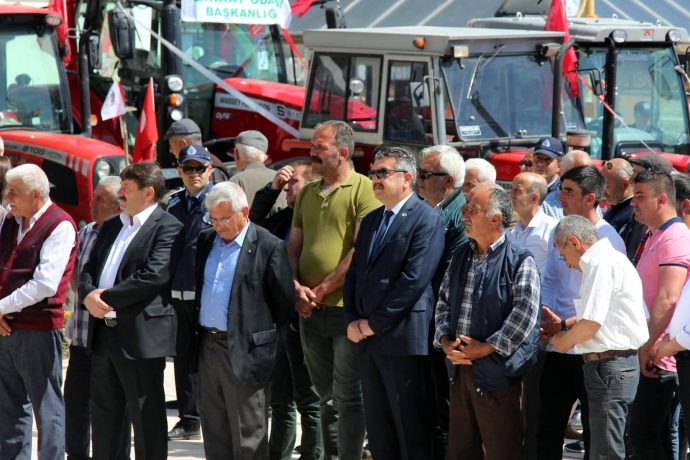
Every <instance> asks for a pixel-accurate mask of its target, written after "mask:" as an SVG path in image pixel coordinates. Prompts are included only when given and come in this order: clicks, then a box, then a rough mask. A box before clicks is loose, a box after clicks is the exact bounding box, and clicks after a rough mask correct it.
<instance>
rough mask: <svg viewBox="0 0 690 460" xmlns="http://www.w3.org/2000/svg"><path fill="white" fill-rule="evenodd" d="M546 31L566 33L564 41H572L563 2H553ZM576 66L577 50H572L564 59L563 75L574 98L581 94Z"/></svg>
mask: <svg viewBox="0 0 690 460" xmlns="http://www.w3.org/2000/svg"><path fill="white" fill-rule="evenodd" d="M544 30H548V31H553V32H564V33H565V39H564V41H565V42H567V41H568V40H570V32H569V31H568V18H567V17H566V15H565V7H564V5H563V0H551V8H549V14H548V16H546V25H545V26H544ZM576 65H577V56H576V55H575V50H574V49H573V48H570V49H569V50H568V52H567V53H566V54H565V56H564V57H563V75H564V76H565V78H566V79H567V80H568V83H569V84H570V94H571V95H572V96H573V97H577V95H578V94H579V92H580V91H579V87H578V85H577V75H576V74H575V69H576Z"/></svg>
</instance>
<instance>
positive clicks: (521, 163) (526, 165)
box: [518, 160, 534, 168]
mask: <svg viewBox="0 0 690 460" xmlns="http://www.w3.org/2000/svg"><path fill="white" fill-rule="evenodd" d="M518 164H519V165H520V166H524V167H525V168H531V167H532V165H533V164H534V163H532V162H531V161H529V160H523V161H521V162H520V163H518Z"/></svg>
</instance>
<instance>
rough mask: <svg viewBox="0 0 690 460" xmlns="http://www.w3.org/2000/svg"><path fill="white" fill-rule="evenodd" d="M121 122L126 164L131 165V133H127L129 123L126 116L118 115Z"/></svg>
mask: <svg viewBox="0 0 690 460" xmlns="http://www.w3.org/2000/svg"><path fill="white" fill-rule="evenodd" d="M117 121H118V123H119V124H120V135H121V136H122V150H124V151H125V166H129V142H128V141H129V134H128V133H127V123H126V122H125V120H124V117H117Z"/></svg>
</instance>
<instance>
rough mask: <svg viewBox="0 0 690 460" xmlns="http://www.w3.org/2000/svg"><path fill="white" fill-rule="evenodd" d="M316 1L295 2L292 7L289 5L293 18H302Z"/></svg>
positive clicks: (301, 0) (299, 0)
mask: <svg viewBox="0 0 690 460" xmlns="http://www.w3.org/2000/svg"><path fill="white" fill-rule="evenodd" d="M315 1H316V0H297V1H295V2H294V3H293V4H292V5H290V10H291V13H292V15H293V16H299V17H302V16H304V15H305V14H306V13H307V11H309V8H311V6H312V5H313V4H314V2H315Z"/></svg>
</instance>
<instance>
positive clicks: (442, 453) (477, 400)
mask: <svg viewBox="0 0 690 460" xmlns="http://www.w3.org/2000/svg"><path fill="white" fill-rule="evenodd" d="M166 138H167V139H168V141H169V142H170V146H171V151H172V152H173V154H174V155H175V157H176V159H177V162H178V173H179V175H180V177H181V179H182V182H183V185H184V188H183V189H182V190H180V191H179V192H176V193H174V194H173V195H172V196H171V197H170V199H169V201H168V202H167V208H166V209H164V208H163V207H162V205H161V202H162V199H163V196H164V193H165V183H164V179H163V176H162V174H161V170H160V168H159V167H158V166H157V165H155V164H153V163H137V164H131V165H128V166H127V167H125V169H124V170H123V171H122V173H121V174H120V176H119V177H108V178H105V179H102V180H101V181H100V182H99V184H98V186H97V187H96V189H95V191H94V200H93V202H92V204H91V211H92V216H93V218H94V222H92V223H90V224H88V225H86V226H85V227H83V228H81V229H77V228H76V226H75V224H74V222H73V221H72V219H71V218H70V216H69V215H67V214H66V213H65V212H64V211H62V210H61V209H60V208H59V207H58V206H56V205H55V204H54V203H53V202H52V201H51V200H50V198H49V192H50V184H49V182H48V179H47V177H46V175H45V173H44V172H43V171H42V170H41V169H40V168H38V167H36V166H34V165H30V164H26V165H21V166H17V167H15V168H10V169H8V170H7V171H6V172H5V171H2V172H3V175H4V177H0V179H2V180H1V181H0V186H2V187H3V188H4V191H3V197H4V204H5V205H6V206H7V210H8V211H9V212H8V214H7V215H6V216H0V219H3V217H4V219H3V220H2V226H1V227H0V420H2V422H1V423H0V458H8V459H9V458H12V459H29V458H30V457H31V439H32V436H31V429H32V421H33V418H34V417H35V420H36V425H37V428H38V455H39V458H41V459H58V458H63V457H64V454H65V453H67V456H68V458H69V459H74V460H77V459H89V458H93V459H97V460H100V459H127V458H130V454H131V452H130V445H131V440H130V432H131V431H132V430H133V433H134V454H135V457H136V458H137V459H151V460H155V459H165V458H167V453H168V441H169V440H177V439H195V438H200V437H201V434H202V433H203V442H204V450H205V455H206V457H207V458H209V459H219V460H220V459H223V460H226V459H238V460H251V459H271V460H274V459H275V460H282V459H289V458H291V457H292V454H293V448H294V447H295V444H296V442H297V440H296V418H297V415H296V412H297V413H299V416H300V419H301V427H302V435H301V439H300V445H299V453H300V458H302V459H321V458H328V459H334V458H340V459H343V460H359V459H361V458H362V452H363V448H364V446H365V442H366V443H367V447H368V449H369V450H370V451H371V454H372V455H373V458H375V459H377V460H378V459H445V458H448V459H462V460H464V459H470V460H471V459H488V460H505V459H521V458H530V459H532V458H535V459H540V460H541V459H543V460H551V459H561V458H562V455H563V443H564V438H565V436H566V431H567V430H568V423H569V420H570V418H571V414H572V412H573V409H574V408H575V407H576V406H577V405H578V404H579V406H580V408H581V409H580V410H581V413H582V425H583V432H582V443H583V448H582V449H583V450H584V452H585V457H586V458H591V459H624V458H634V459H653V460H658V459H669V460H671V459H674V460H675V459H676V458H681V457H679V456H678V455H679V452H682V451H683V449H684V448H683V447H679V445H681V446H682V443H679V442H678V438H679V437H683V436H684V434H683V430H682V429H681V428H682V426H683V424H682V423H681V422H680V421H679V415H678V414H679V413H680V412H681V410H680V409H679V408H682V409H683V412H684V413H686V414H690V390H689V388H690V352H689V351H687V349H688V347H689V346H690V333H689V332H688V331H689V330H690V329H688V324H689V323H690V283H687V281H688V267H690V230H689V229H688V226H690V178H688V177H687V176H684V175H681V174H679V173H675V172H673V170H672V168H671V167H670V164H668V163H667V162H665V160H663V159H661V158H660V157H657V156H654V155H644V156H639V157H636V158H632V159H630V160H624V159H621V158H617V159H614V160H611V161H604V162H603V163H602V164H601V168H600V169H598V168H597V167H595V166H593V165H592V160H591V159H590V158H589V156H588V155H587V153H586V152H585V151H584V150H579V149H574V150H573V149H570V151H568V150H569V149H568V146H564V145H563V143H561V141H560V140H558V139H555V138H544V139H541V140H540V141H539V142H538V143H537V144H536V145H535V147H534V149H532V151H530V152H529V153H528V155H526V157H525V159H524V160H523V161H522V162H521V164H520V166H521V172H520V174H518V175H517V176H515V178H514V179H513V181H512V184H511V187H510V191H509V192H506V191H505V190H504V189H503V188H501V187H500V186H498V185H496V184H495V181H496V171H495V169H494V168H493V166H492V165H491V164H490V163H488V162H487V161H485V160H481V159H471V160H468V161H467V162H464V161H463V159H462V157H461V156H460V155H459V153H458V152H457V151H456V150H455V149H453V148H452V147H449V146H442V145H439V146H432V147H428V148H425V149H423V150H422V151H421V152H420V153H419V154H418V155H414V154H413V153H411V151H409V150H408V149H407V148H405V147H401V146H389V145H382V146H379V147H378V148H377V149H376V151H375V152H374V160H373V164H372V165H371V169H370V170H369V171H368V175H366V176H365V175H362V174H360V173H358V172H356V171H354V169H353V168H352V162H351V156H352V153H353V151H354V135H353V131H352V128H351V127H350V126H349V125H348V124H346V123H343V122H339V121H329V122H324V123H321V124H319V125H318V126H317V127H316V129H315V132H314V135H313V138H312V140H311V150H310V159H309V160H308V161H297V162H293V163H292V164H289V165H287V166H284V167H282V168H281V169H279V170H278V171H273V170H271V169H268V168H266V167H265V165H264V161H265V159H266V152H267V150H268V143H267V140H266V138H265V136H264V135H263V134H261V133H260V132H257V131H245V132H243V133H241V134H240V135H239V136H238V137H237V139H236V141H235V147H234V154H235V158H236V160H237V167H238V171H239V173H238V174H236V175H234V176H233V177H232V178H230V179H229V180H226V179H227V175H226V173H225V172H224V171H223V169H222V165H218V164H216V165H215V166H214V158H213V156H212V155H211V153H210V152H209V151H208V150H207V149H206V148H205V147H203V145H201V133H200V130H199V128H198V126H197V125H196V124H195V123H194V122H193V121H192V120H189V119H184V120H181V121H179V122H176V123H175V124H173V125H172V126H171V128H170V130H169V131H168V134H167V135H166ZM578 147H579V146H578ZM215 163H217V162H215ZM604 203H606V205H607V207H606V208H604V209H602V206H601V205H603V204H604ZM70 287H71V288H72V289H73V290H74V291H76V298H75V300H74V302H73V303H74V305H73V312H72V315H71V316H70V317H69V321H68V322H67V324H66V325H65V324H64V312H63V305H64V304H65V303H66V302H67V298H68V291H69V290H70ZM63 326H66V334H67V337H68V338H69V340H70V357H69V364H68V367H67V374H66V379H65V384H64V394H63V390H62V388H63V385H62V358H61V357H62V332H61V330H62V328H63ZM170 356H174V363H173V364H174V367H175V372H174V376H175V387H176V397H177V398H176V401H175V402H174V403H175V405H176V407H177V410H178V415H179V421H178V422H177V423H176V424H175V426H173V427H172V428H171V429H170V430H168V427H167V423H166V401H165V397H164V391H163V371H164V367H165V362H166V357H170ZM578 401H579V403H578ZM269 408H270V409H271V413H272V415H271V417H272V423H271V425H270V430H269V424H268V418H269ZM679 433H680V435H679ZM685 433H687V431H685ZM674 439H675V442H674ZM365 440H366V441H365ZM683 458H684V457H683Z"/></svg>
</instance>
